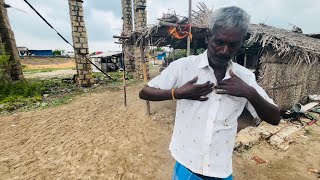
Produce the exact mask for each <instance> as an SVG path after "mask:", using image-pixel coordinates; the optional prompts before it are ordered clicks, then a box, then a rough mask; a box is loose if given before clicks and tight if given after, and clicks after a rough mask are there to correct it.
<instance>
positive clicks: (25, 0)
mask: <svg viewBox="0 0 320 180" xmlns="http://www.w3.org/2000/svg"><path fill="white" fill-rule="evenodd" d="M78 1H81V0H78ZM24 2H25V3H27V4H28V6H29V7H30V8H31V9H32V10H33V11H34V12H35V13H37V15H38V16H39V17H40V18H41V19H42V20H43V21H44V22H45V23H46V24H47V25H48V26H49V27H50V28H51V29H53V30H54V31H55V32H56V33H57V34H58V36H60V37H61V39H63V40H64V41H65V42H66V43H67V44H69V45H70V46H71V47H73V49H74V50H76V51H77V52H78V54H81V52H80V50H79V49H78V48H75V47H74V46H73V45H72V44H71V43H70V42H69V41H68V40H67V39H66V38H64V37H63V36H62V35H61V34H60V33H59V32H58V31H57V30H56V29H55V28H54V27H53V26H52V25H51V24H50V23H49V22H48V21H47V20H46V19H45V18H44V17H43V16H42V15H41V14H40V13H39V12H38V11H37V10H36V9H35V8H34V7H33V6H32V5H31V4H30V3H29V2H28V1H27V0H24ZM84 58H85V59H86V60H87V61H88V62H90V64H92V65H93V66H94V67H96V68H97V69H98V70H99V71H100V72H102V73H103V74H104V75H106V76H107V77H108V78H109V79H110V80H113V81H114V79H113V78H112V77H111V76H109V75H108V74H107V73H105V72H103V71H102V70H101V69H100V68H99V67H98V66H96V65H95V64H94V63H93V62H92V61H90V60H89V58H87V57H86V56H85V57H84Z"/></svg>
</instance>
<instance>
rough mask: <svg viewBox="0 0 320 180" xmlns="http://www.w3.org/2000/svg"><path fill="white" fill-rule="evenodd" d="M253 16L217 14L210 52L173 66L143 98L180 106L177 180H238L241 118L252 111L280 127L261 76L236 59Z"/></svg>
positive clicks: (175, 139)
mask: <svg viewBox="0 0 320 180" xmlns="http://www.w3.org/2000/svg"><path fill="white" fill-rule="evenodd" d="M249 25H250V16H249V15H248V14H247V13H246V12H245V11H244V10H242V9H240V8H238V7H226V8H222V9H219V10H216V11H215V12H214V14H213V15H212V18H211V20H210V22H209V31H210V33H209V34H210V35H209V36H208V49H207V50H206V51H205V52H204V53H203V54H201V55H198V56H189V57H186V58H182V59H179V60H177V61H174V62H173V63H171V64H170V65H169V66H168V67H167V68H166V69H165V70H164V71H162V73H161V74H160V75H159V76H157V77H156V78H154V79H153V80H151V81H150V82H149V83H148V85H147V86H146V87H144V88H143V89H142V90H141V92H140V98H141V99H145V100H149V101H163V100H170V99H172V100H177V108H176V118H175V124H174V131H173V135H172V139H171V143H170V151H171V154H172V156H173V157H174V158H175V160H176V161H177V162H176V165H175V168H174V173H173V179H174V180H185V179H190V180H201V179H227V180H230V179H232V153H233V147H234V142H235V137H236V133H237V118H238V117H239V116H240V114H241V112H242V111H243V109H244V108H245V107H246V108H247V109H248V110H249V111H250V113H251V114H252V115H253V116H254V117H258V116H259V117H260V118H261V119H262V120H264V121H266V122H268V123H270V124H273V125H277V124H278V123H279V121H280V115H279V114H280V113H279V108H278V107H277V106H276V105H275V104H274V102H273V101H272V99H270V98H269V97H268V95H267V94H266V92H265V91H264V90H263V89H262V88H261V87H260V86H259V85H258V84H257V82H256V79H255V75H254V74H253V73H252V72H251V71H250V70H248V69H246V68H245V67H243V66H241V65H239V64H237V63H234V62H232V61H231V58H232V57H233V56H234V55H235V53H236V52H237V51H238V50H239V49H240V47H241V46H242V44H243V41H244V37H245V35H246V33H247V32H248V29H249Z"/></svg>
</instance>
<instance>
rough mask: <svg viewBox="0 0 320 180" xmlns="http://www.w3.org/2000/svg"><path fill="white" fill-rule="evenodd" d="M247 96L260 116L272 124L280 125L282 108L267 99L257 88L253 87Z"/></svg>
mask: <svg viewBox="0 0 320 180" xmlns="http://www.w3.org/2000/svg"><path fill="white" fill-rule="evenodd" d="M246 98H247V99H248V101H249V102H250V103H251V105H252V106H253V107H254V109H255V110H256V112H257V114H258V116H259V117H260V118H261V119H262V120H264V121H266V122H267V123H269V124H272V125H278V124H279V122H280V110H279V108H278V107H277V106H275V105H274V104H271V103H270V102H268V101H267V100H265V99H264V98H263V97H262V96H261V95H260V94H259V93H258V92H257V90H256V89H255V88H253V87H251V88H250V90H249V91H248V93H247V95H246Z"/></svg>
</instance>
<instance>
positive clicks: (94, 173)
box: [0, 87, 174, 179]
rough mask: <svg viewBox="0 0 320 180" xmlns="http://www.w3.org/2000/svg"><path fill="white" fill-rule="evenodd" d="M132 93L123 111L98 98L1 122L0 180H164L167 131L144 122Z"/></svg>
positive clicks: (117, 103)
mask: <svg viewBox="0 0 320 180" xmlns="http://www.w3.org/2000/svg"><path fill="white" fill-rule="evenodd" d="M135 88H137V87H135ZM136 92H137V91H136V90H134V91H132V90H130V88H129V97H130V99H129V103H130V104H129V106H128V107H127V108H125V107H123V105H122V102H123V101H122V96H121V94H120V93H117V92H103V93H101V94H90V95H87V96H85V97H81V98H78V99H77V100H76V101H74V102H73V103H70V104H68V105H63V106H60V107H57V108H52V109H47V110H43V111H37V112H27V113H18V114H16V115H11V116H4V117H0V144H1V147H0V179H31V178H32V179H33V178H35V179H66V178H70V179H78V178H79V179H96V178H101V179H167V177H169V176H170V174H171V169H172V167H173V163H174V162H173V160H172V159H171V157H170V154H169V152H168V143H169V140H170V133H171V126H172V125H171V124H170V123H164V122H162V123H161V122H159V121H153V120H151V119H150V118H147V117H146V116H144V107H145V106H144V105H145V104H144V103H143V102H142V101H140V100H138V98H137V94H135V93H136Z"/></svg>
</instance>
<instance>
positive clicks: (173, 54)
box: [172, 49, 176, 61]
mask: <svg viewBox="0 0 320 180" xmlns="http://www.w3.org/2000/svg"><path fill="white" fill-rule="evenodd" d="M175 58H176V53H175V50H174V49H173V50H172V61H175Z"/></svg>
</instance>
